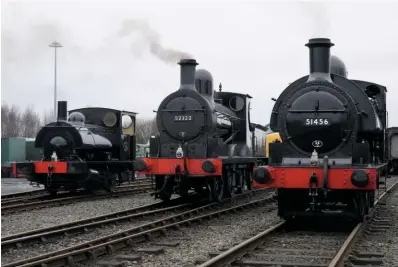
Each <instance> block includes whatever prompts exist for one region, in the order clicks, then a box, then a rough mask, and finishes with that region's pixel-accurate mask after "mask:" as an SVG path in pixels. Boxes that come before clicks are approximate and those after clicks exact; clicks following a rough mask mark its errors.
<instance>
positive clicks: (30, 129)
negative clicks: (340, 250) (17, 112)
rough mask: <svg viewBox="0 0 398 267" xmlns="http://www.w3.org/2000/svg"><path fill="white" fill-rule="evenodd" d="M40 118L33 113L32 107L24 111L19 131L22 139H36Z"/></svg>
mask: <svg viewBox="0 0 398 267" xmlns="http://www.w3.org/2000/svg"><path fill="white" fill-rule="evenodd" d="M40 124H41V122H40V116H39V115H38V114H37V113H36V112H35V111H34V109H33V107H32V106H29V107H27V108H26V109H25V112H24V113H23V114H22V116H21V119H20V128H21V129H20V131H21V136H22V137H36V135H37V133H38V132H39V130H40V126H41V125H40Z"/></svg>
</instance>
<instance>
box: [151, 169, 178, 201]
mask: <svg viewBox="0 0 398 267" xmlns="http://www.w3.org/2000/svg"><path fill="white" fill-rule="evenodd" d="M155 181H156V190H160V189H161V188H162V187H163V183H164V182H165V181H167V184H166V186H165V188H164V189H163V190H162V191H161V192H159V194H158V196H159V198H160V199H161V200H162V201H165V202H167V201H169V200H170V198H171V195H172V194H173V186H174V178H173V177H168V179H167V180H166V177H164V176H160V175H157V176H156V178H155Z"/></svg>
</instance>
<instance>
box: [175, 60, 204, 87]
mask: <svg viewBox="0 0 398 267" xmlns="http://www.w3.org/2000/svg"><path fill="white" fill-rule="evenodd" d="M178 64H179V65H180V66H181V74H180V78H181V82H180V83H181V84H180V90H182V89H190V90H194V91H196V89H195V73H196V66H197V65H199V64H198V63H197V62H196V60H195V59H181V60H180V62H178Z"/></svg>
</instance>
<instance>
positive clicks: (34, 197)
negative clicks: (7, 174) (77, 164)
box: [1, 181, 152, 206]
mask: <svg viewBox="0 0 398 267" xmlns="http://www.w3.org/2000/svg"><path fill="white" fill-rule="evenodd" d="M149 185H152V183H151V182H150V181H139V182H134V183H131V184H125V185H121V186H118V187H116V190H124V189H126V188H138V187H139V186H149ZM82 194H84V195H89V193H87V191H84V190H78V191H77V192H67V191H60V192H58V194H57V195H56V196H51V195H50V194H49V193H48V192H47V191H46V190H40V191H39V192H37V194H30V195H25V196H21V197H13V198H10V199H5V200H3V199H2V201H1V205H2V206H10V205H17V204H24V203H26V202H32V201H42V200H50V199H58V198H62V197H70V196H77V195H82Z"/></svg>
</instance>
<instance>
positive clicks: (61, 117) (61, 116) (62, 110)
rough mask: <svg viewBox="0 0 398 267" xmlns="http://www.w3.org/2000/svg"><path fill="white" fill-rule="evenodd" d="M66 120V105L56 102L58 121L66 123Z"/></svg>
mask: <svg viewBox="0 0 398 267" xmlns="http://www.w3.org/2000/svg"><path fill="white" fill-rule="evenodd" d="M67 119H68V103H67V102H66V101H58V115H57V120H58V121H66V120H67Z"/></svg>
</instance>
